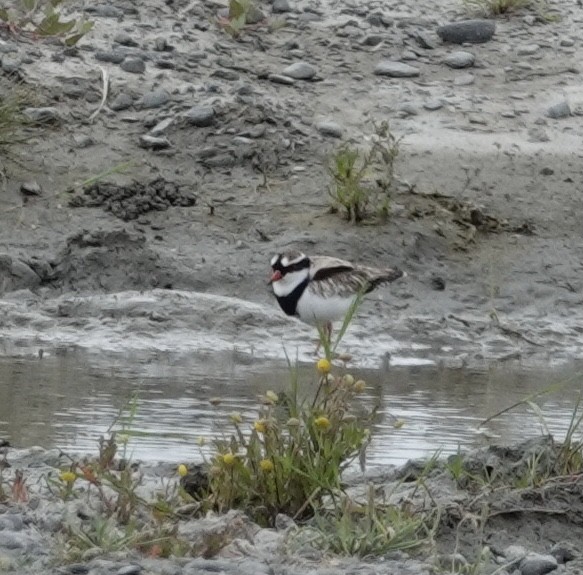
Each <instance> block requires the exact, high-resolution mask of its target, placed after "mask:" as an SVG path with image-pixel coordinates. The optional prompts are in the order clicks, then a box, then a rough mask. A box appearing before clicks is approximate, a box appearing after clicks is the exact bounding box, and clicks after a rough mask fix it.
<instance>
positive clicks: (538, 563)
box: [518, 553, 558, 575]
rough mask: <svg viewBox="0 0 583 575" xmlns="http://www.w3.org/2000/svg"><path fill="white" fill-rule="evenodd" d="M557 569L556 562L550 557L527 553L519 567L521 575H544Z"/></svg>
mask: <svg viewBox="0 0 583 575" xmlns="http://www.w3.org/2000/svg"><path fill="white" fill-rule="evenodd" d="M557 567H558V563H557V560H556V559H555V558H554V557H553V556H552V555H541V554H539V553H529V554H528V555H527V556H526V557H525V558H524V559H523V560H522V561H521V562H520V565H519V567H518V568H519V569H520V573H521V574H522V575H545V573H550V572H551V571H554V570H555V569H556V568H557Z"/></svg>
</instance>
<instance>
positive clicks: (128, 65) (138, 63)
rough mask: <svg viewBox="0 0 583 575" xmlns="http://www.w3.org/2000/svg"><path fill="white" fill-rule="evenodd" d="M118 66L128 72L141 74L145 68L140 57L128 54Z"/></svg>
mask: <svg viewBox="0 0 583 575" xmlns="http://www.w3.org/2000/svg"><path fill="white" fill-rule="evenodd" d="M120 67H121V69H122V70H123V71H124V72H129V73H130V74H142V73H143V72H145V70H146V63H145V62H144V61H143V60H142V59H141V58H136V57H134V56H128V57H126V58H125V60H124V61H123V62H122V63H121V64H120Z"/></svg>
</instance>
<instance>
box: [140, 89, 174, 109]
mask: <svg viewBox="0 0 583 575" xmlns="http://www.w3.org/2000/svg"><path fill="white" fill-rule="evenodd" d="M169 101H170V94H169V93H168V92H166V90H154V91H152V92H147V93H146V94H144V95H143V96H142V106H143V107H144V108H147V109H151V108H160V107H161V106H163V105H164V104H167V103H168V102H169Z"/></svg>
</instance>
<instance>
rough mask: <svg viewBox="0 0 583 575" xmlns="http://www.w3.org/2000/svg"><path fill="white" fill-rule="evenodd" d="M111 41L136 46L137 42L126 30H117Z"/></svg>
mask: <svg viewBox="0 0 583 575" xmlns="http://www.w3.org/2000/svg"><path fill="white" fill-rule="evenodd" d="M113 41H114V42H115V43H116V44H121V45H122V46H137V45H138V43H137V42H136V41H135V40H134V39H133V38H132V36H131V34H128V33H127V32H118V33H117V34H116V35H115V36H114V37H113Z"/></svg>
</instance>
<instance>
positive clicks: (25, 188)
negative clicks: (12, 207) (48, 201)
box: [20, 181, 42, 196]
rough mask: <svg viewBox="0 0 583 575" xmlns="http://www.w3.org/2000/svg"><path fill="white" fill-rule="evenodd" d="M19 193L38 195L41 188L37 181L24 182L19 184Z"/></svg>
mask: <svg viewBox="0 0 583 575" xmlns="http://www.w3.org/2000/svg"><path fill="white" fill-rule="evenodd" d="M20 193H21V194H22V195H23V196H40V195H41V193H42V190H41V187H40V185H39V183H38V182H34V181H33V182H24V183H23V184H21V186H20Z"/></svg>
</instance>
